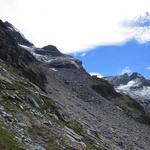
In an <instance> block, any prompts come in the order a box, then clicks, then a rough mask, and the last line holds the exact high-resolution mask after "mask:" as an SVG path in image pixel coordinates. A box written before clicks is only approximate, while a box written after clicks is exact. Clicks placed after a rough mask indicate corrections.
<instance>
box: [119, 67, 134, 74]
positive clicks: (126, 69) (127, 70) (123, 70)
mask: <svg viewBox="0 0 150 150" xmlns="http://www.w3.org/2000/svg"><path fill="white" fill-rule="evenodd" d="M131 72H132V70H131V69H130V68H129V67H128V66H126V67H125V68H123V69H122V71H121V72H120V75H123V74H125V73H131Z"/></svg>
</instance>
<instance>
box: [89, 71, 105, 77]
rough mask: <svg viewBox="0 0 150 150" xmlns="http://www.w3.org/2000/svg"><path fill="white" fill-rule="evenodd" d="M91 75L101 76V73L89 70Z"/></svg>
mask: <svg viewBox="0 0 150 150" xmlns="http://www.w3.org/2000/svg"><path fill="white" fill-rule="evenodd" d="M90 75H91V76H97V77H98V78H103V75H102V74H100V73H98V72H90Z"/></svg>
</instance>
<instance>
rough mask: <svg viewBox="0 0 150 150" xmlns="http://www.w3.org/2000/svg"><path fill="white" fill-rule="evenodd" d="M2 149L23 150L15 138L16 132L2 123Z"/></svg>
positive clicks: (0, 127)
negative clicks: (4, 126) (7, 128)
mask: <svg viewBox="0 0 150 150" xmlns="http://www.w3.org/2000/svg"><path fill="white" fill-rule="evenodd" d="M0 150H23V148H21V147H20V146H19V144H18V143H17V141H16V140H15V134H14V133H13V132H11V131H9V130H6V129H4V128H3V127H2V125H0Z"/></svg>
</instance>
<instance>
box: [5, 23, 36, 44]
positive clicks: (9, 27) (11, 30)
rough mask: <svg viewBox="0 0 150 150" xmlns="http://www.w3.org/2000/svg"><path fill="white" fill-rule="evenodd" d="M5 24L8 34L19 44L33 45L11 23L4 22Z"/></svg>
mask: <svg viewBox="0 0 150 150" xmlns="http://www.w3.org/2000/svg"><path fill="white" fill-rule="evenodd" d="M4 24H5V26H6V27H7V30H8V32H9V34H10V35H11V36H12V37H13V38H14V40H15V41H16V42H17V43H18V44H21V45H27V46H33V44H32V43H31V42H29V41H28V40H27V39H26V38H25V37H24V36H23V34H21V33H20V32H19V31H18V30H17V29H16V28H15V27H14V26H13V25H12V24H10V23H9V22H7V21H6V22H5V23H4Z"/></svg>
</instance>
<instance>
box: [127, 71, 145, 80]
mask: <svg viewBox="0 0 150 150" xmlns="http://www.w3.org/2000/svg"><path fill="white" fill-rule="evenodd" d="M137 78H144V77H143V76H142V75H141V74H140V73H137V72H134V73H132V74H131V76H130V79H131V80H133V79H137Z"/></svg>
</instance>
